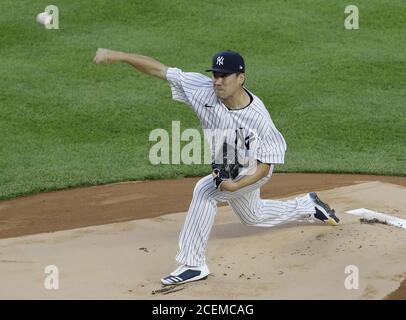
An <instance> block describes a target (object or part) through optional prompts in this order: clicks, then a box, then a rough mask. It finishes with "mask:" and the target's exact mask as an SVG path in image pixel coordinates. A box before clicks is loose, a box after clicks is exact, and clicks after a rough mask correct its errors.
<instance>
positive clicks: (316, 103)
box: [0, 0, 406, 199]
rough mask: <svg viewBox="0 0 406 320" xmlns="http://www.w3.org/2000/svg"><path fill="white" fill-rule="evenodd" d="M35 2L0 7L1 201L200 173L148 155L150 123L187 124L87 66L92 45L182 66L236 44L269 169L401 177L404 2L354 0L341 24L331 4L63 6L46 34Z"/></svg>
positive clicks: (159, 85)
mask: <svg viewBox="0 0 406 320" xmlns="http://www.w3.org/2000/svg"><path fill="white" fill-rule="evenodd" d="M48 4H49V3H48V2H47V1H27V0H22V1H14V0H2V1H1V2H0V10H1V12H2V14H1V16H0V70H1V77H0V88H1V91H0V137H1V140H0V199H6V198H11V197H15V196H19V195H25V194H32V193H36V192H41V191H46V190H54V189H61V188H67V187H73V186H81V185H94V184H101V183H109V182H116V181H123V180H142V179H161V178H174V177H175V178H177V177H184V176H198V175H205V174H207V173H208V172H209V166H208V165H161V166H153V165H151V164H150V163H149V160H148V152H149V149H150V147H151V146H152V145H153V142H149V141H148V136H149V133H150V132H151V130H153V129H155V128H170V127H171V121H172V120H179V121H181V127H182V129H186V128H199V123H198V120H197V118H196V116H195V115H194V114H193V112H192V111H191V110H190V109H189V108H188V107H186V106H184V105H182V104H179V103H176V102H174V101H172V100H171V96H170V90H169V87H168V85H167V84H166V83H165V82H163V81H160V80H158V79H154V78H149V77H147V76H145V75H143V74H140V73H137V72H134V71H133V70H132V68H131V67H129V66H127V65H121V64H115V65H111V66H95V65H92V64H91V60H92V58H93V55H94V53H95V51H96V49H97V48H98V47H107V48H111V49H116V50H121V51H128V52H138V53H141V54H145V55H150V56H153V57H155V58H157V59H158V60H160V61H162V62H163V63H165V64H168V65H170V66H177V67H180V68H182V69H184V70H187V71H202V70H204V69H205V68H206V67H207V66H209V65H210V61H211V56H212V55H213V53H215V52H217V51H219V50H222V49H235V50H237V51H240V52H241V53H242V54H243V55H244V57H245V60H246V65H247V77H248V78H247V82H246V85H247V87H248V88H249V89H251V90H252V91H254V92H255V93H256V94H257V95H258V96H259V97H261V98H262V100H263V101H264V102H265V104H266V105H267V107H268V108H269V110H270V112H271V116H272V118H273V120H274V122H275V124H276V125H277V127H278V128H279V129H280V131H281V132H282V133H283V134H284V136H285V138H286V141H287V144H288V152H287V155H286V163H285V164H284V165H283V166H278V167H277V171H279V172H281V171H283V172H295V171H300V172H348V173H370V174H384V175H402V176H405V175H406V156H405V155H406V106H405V102H406V90H405V88H406V76H405V70H406V42H405V34H406V2H405V1H404V0H379V1H378V0H358V1H357V2H356V4H357V6H358V8H359V10H360V29H359V30H354V31H348V30H345V29H344V19H345V14H344V8H345V6H346V5H348V1H341V0H334V1H332V0H329V1H327V0H317V1H316V0H315V1H282V0H276V1H233V2H232V3H227V2H224V1H210V2H209V3H206V2H203V1H197V0H193V1H190V0H189V1H186V0H184V1H180V0H178V1H157V0H153V1H123V0H119V1H117V0H115V1H113V0H108V1H107V0H106V1H101V0H98V1H67V0H64V1H55V2H53V3H52V4H55V5H57V6H58V8H59V11H60V29H59V30H46V29H45V28H43V27H42V26H41V25H39V24H38V23H37V22H36V21H35V16H36V14H37V13H39V12H41V11H43V10H44V8H45V7H46V5H48Z"/></svg>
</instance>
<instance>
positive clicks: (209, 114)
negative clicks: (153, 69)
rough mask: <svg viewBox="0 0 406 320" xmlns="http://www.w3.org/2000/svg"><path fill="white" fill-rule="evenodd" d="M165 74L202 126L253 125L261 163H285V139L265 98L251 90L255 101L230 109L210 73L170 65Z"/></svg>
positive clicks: (225, 127) (229, 127)
mask: <svg viewBox="0 0 406 320" xmlns="http://www.w3.org/2000/svg"><path fill="white" fill-rule="evenodd" d="M166 78H167V80H168V82H169V84H170V87H171V90H172V97H173V99H174V100H176V101H180V102H184V103H186V104H188V105H190V106H191V107H192V109H193V110H194V111H195V113H196V114H197V116H198V118H199V120H200V123H201V125H202V127H203V129H212V130H214V129H239V128H245V129H251V130H253V131H255V132H256V133H257V135H258V142H259V144H258V146H257V149H256V156H255V157H256V159H257V160H259V161H261V162H262V163H274V164H277V163H284V158H285V152H286V142H285V139H284V138H283V136H282V134H281V133H280V132H279V131H278V129H277V128H276V127H275V125H274V123H273V121H272V119H271V116H270V115H269V112H268V110H267V109H266V108H265V106H264V104H263V102H262V101H261V100H260V99H259V98H258V97H257V96H255V95H254V94H253V93H252V92H250V91H248V90H247V89H245V90H246V91H247V92H248V93H249V94H250V95H251V97H252V102H251V103H250V104H249V105H248V106H247V107H245V108H243V109H238V110H231V109H228V108H227V107H226V106H225V105H224V104H223V103H222V102H221V100H220V99H218V98H217V96H216V94H215V92H214V90H213V82H212V79H210V78H209V77H207V76H205V75H203V74H200V73H195V72H183V71H182V70H180V69H178V68H168V71H167V74H166Z"/></svg>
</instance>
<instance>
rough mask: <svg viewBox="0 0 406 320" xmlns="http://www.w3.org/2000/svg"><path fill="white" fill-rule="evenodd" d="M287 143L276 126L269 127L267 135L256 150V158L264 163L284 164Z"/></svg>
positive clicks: (261, 139) (261, 138)
mask: <svg viewBox="0 0 406 320" xmlns="http://www.w3.org/2000/svg"><path fill="white" fill-rule="evenodd" d="M285 152H286V142H285V139H284V138H283V136H282V134H281V133H280V132H279V131H278V129H276V127H275V126H273V125H269V126H268V127H267V130H266V131H265V134H264V135H263V136H262V137H260V139H259V141H258V147H257V150H256V158H257V160H259V161H260V162H262V163H273V164H277V163H280V164H282V163H284V162H285Z"/></svg>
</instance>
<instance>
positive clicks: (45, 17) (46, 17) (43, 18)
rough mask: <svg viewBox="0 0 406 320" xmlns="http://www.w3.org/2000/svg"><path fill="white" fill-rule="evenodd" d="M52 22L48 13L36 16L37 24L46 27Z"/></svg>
mask: <svg viewBox="0 0 406 320" xmlns="http://www.w3.org/2000/svg"><path fill="white" fill-rule="evenodd" d="M51 21H52V16H51V15H50V14H49V13H48V12H41V13H39V14H38V15H37V22H39V23H41V24H43V25H47V24H50V23H51Z"/></svg>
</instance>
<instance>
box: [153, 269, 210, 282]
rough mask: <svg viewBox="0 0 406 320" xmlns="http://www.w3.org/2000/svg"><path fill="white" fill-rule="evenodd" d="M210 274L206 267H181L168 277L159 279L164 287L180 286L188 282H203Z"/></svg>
mask: <svg viewBox="0 0 406 320" xmlns="http://www.w3.org/2000/svg"><path fill="white" fill-rule="evenodd" d="M209 274H210V271H209V268H208V267H207V265H205V264H204V265H203V266H200V267H189V266H186V265H181V266H179V267H178V268H176V269H175V271H173V272H171V273H170V274H169V275H168V276H166V277H164V278H162V279H161V282H162V284H164V285H173V284H182V283H185V282H190V281H197V280H204V279H206V278H207V276H208V275H209Z"/></svg>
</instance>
